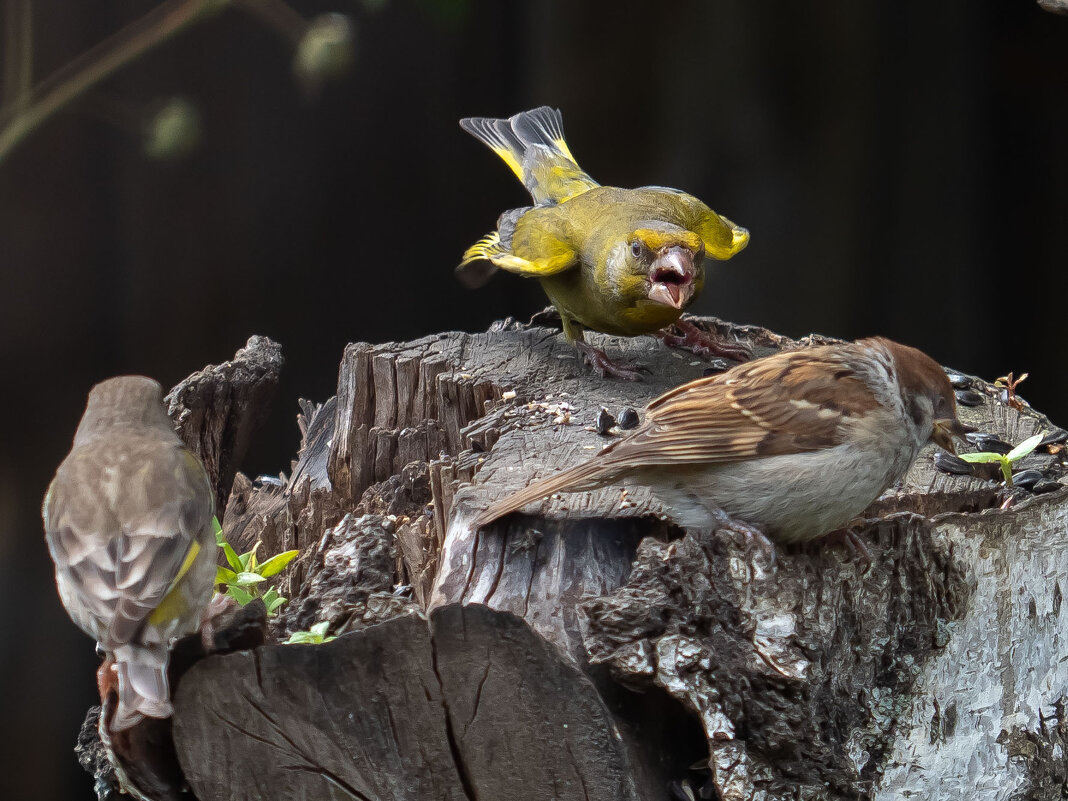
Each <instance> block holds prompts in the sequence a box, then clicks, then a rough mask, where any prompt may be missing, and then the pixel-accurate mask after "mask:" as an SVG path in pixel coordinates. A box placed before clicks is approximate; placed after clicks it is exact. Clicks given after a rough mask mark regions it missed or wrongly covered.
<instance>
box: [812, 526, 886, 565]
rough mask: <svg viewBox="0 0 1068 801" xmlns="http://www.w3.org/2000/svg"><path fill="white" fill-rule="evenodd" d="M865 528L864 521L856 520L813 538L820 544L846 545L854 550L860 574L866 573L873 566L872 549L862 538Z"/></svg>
mask: <svg viewBox="0 0 1068 801" xmlns="http://www.w3.org/2000/svg"><path fill="white" fill-rule="evenodd" d="M863 530H864V523H863V522H862V521H856V522H854V523H850V524H849V525H848V526H846V527H845V528H840V529H838V530H836V531H832V532H830V533H829V534H824V535H823V536H822V537H817V538H816V539H815V540H813V542H814V543H817V544H818V546H823V545H838V544H841V545H845V546H846V547H847V548H849V550H850V551H852V552H853V556H854V557H856V559H857V561H858V562H859V563H860V566H861V567H860V575H862V576H863V575H865V574H867V572H868V571H869V570H871V566H872V558H871V551H869V550H868V546H867V545H865V544H864V541H863V540H862V539H861V538H860V532H861V531H863Z"/></svg>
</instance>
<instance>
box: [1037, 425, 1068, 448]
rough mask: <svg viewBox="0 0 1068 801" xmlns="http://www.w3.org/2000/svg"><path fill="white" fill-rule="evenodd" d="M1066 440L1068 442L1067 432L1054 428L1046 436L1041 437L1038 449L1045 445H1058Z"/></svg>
mask: <svg viewBox="0 0 1068 801" xmlns="http://www.w3.org/2000/svg"><path fill="white" fill-rule="evenodd" d="M1066 440H1068V431H1065V430H1064V429H1063V428H1055V429H1053V430H1052V431H1050V432H1049V433H1048V434H1046V436H1044V437H1042V440H1041V441H1040V442H1039V443H1038V447H1040V448H1042V447H1044V446H1046V445H1060V444H1061V443H1062V442H1065V441H1066Z"/></svg>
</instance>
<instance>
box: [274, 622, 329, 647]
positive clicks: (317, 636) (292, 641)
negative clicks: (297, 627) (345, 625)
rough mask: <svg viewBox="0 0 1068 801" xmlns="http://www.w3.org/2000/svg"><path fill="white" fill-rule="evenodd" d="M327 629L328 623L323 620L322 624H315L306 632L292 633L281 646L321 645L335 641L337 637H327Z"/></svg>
mask: <svg viewBox="0 0 1068 801" xmlns="http://www.w3.org/2000/svg"><path fill="white" fill-rule="evenodd" d="M328 628H330V621H328V620H324V621H323V622H322V623H316V624H315V625H314V626H312V627H311V628H310V629H308V630H307V631H294V632H293V633H292V634H290V635H289V639H288V640H286V641H285V642H284V643H282V645H322V644H323V643H324V642H330V641H331V640H336V639H337V637H334V636H329V637H328V636H327V634H326V630H327V629H328Z"/></svg>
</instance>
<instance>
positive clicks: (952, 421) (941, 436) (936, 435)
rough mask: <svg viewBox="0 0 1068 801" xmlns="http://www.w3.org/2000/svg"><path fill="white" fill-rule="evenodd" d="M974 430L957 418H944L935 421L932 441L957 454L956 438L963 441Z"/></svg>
mask: <svg viewBox="0 0 1068 801" xmlns="http://www.w3.org/2000/svg"><path fill="white" fill-rule="evenodd" d="M973 430H974V429H973V428H972V427H971V426H966V425H964V423H962V422H961V421H960V420H958V419H957V418H956V417H949V418H944V419H942V420H935V421H934V430H933V431H932V432H931V441H932V442H933V443H934V444H935V445H937V446H938V447H939V448H944V449H945V450H947V451H949V452H950V453H952V454H956V452H957V447H956V445H955V444H954V443H953V440H954V438H956V439H959V440H963V439H964V435H965V434H967V433H968V432H969V431H973Z"/></svg>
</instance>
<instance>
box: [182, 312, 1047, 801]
mask: <svg viewBox="0 0 1068 801" xmlns="http://www.w3.org/2000/svg"><path fill="white" fill-rule="evenodd" d="M708 324H709V325H712V326H714V327H716V328H718V329H719V330H720V331H721V332H722V333H728V334H733V335H735V336H738V337H740V338H742V339H745V340H746V341H748V342H749V343H750V344H751V345H752V346H753V347H754V348H755V350H756V351H757V353H758V355H761V354H764V353H768V352H771V351H773V350H775V349H778V348H792V347H803V346H805V345H807V344H810V343H812V342H819V341H823V340H822V339H820V338H808V339H806V340H802V341H800V342H794V341H791V340H788V339H785V338H782V337H779V336H776V335H774V334H772V333H770V332H768V331H765V330H763V329H757V328H740V327H733V326H729V325H727V324H725V323H720V322H718V321H709V323H708ZM605 343H607V345H608V348H609V350H610V351H615V352H616V355H619V353H618V352H619V351H622V352H623V353H622V355H623V356H624V357H625V358H631V359H634V360H637V361H640V362H641V363H643V364H645V365H647V366H649V367H650V368H651V373H650V375H649V377H648V380H647V381H645V382H644V383H641V384H621V383H617V382H611V381H603V380H600V379H597V378H595V377H594V376H592V375H590V374H589V373H588V372H587V371H585V370H584V369H583V368H582V367H581V365H580V364H579V362H578V360H577V358H576V356H575V353H574V351H573V350H572V349H571V348H570V347H568V346H567V345H566V344H565V343H564V342H563V341H562V339H561V338H560V337H559V336H557V335H556V334H555V333H554V332H552V331H549V330H546V329H544V328H539V327H536V326H535V327H530V326H524V325H519V324H516V323H514V322H513V321H505V322H503V323H501V324H498V325H497V326H495V327H494V329H493V330H491V331H490V332H488V333H486V334H476V335H468V334H456V333H454V334H442V335H438V336H433V337H426V338H424V339H421V340H417V341H415V342H410V343H388V344H384V345H377V346H372V345H367V344H354V345H350V346H349V347H348V348H346V349H345V353H344V355H343V358H342V362H341V370H340V374H339V379H338V395H337V397H336V398H332V399H330V400H329V401H327V402H326V403H324V404H322V405H315V404H311V403H308V402H302V404H301V414H300V416H299V424H300V427H301V431H302V434H303V441H302V445H301V450H300V453H299V455H298V458H297V460H296V462H295V463H294V465H293V468H292V470H291V475H290V476H289V477H288V478H286V477H284V476H283V477H281V479H280V480H279V481H278V482H265V483H261V484H257V485H253V483H252V482H250V481H249V480H248V479H247V478H245V477H244V476H241V475H240V474H238V475H237V476H236V478H235V480H234V482H233V492H232V494H231V497H230V501H229V505H228V507H227V511H226V517H225V520H224V524H223V525H224V528H225V530H226V532H227V536H228V538H229V539H230V541H231V542H234V543H237V544H239V545H240V546H241V547H245V548H247V547H250V546H251V544H253V543H254V542H256V541H263V543H264V546H263V552H264V553H273V552H277V551H279V550H283V549H287V548H294V547H295V548H299V549H300V550H301V552H302V556H301V559H300V560H299V563H298V565H297V566H296V568H295V569H294V570H292V571H291V573H290V574H289V576H288V578H287V579H286V582H287V584H286V586H284V587H283V588H282V591H283V594H286V595H288V596H289V597H290V598H291V601H290V603H289V604H288V606H287V607H286V608H285V609H284V610H283V613H282V614H281V615H280V616H279V618H278V619H277V620H276V621H274V623H273V624H272V626H273V631H274V633H275V634H276V635H284V634H286V633H287V632H289V631H293V630H297V629H304V628H307V627H308V626H310V625H311V624H312V623H314V622H316V621H320V620H326V621H328V622H329V624H330V630H331V632H332V633H335V634H341V635H343V636H340V637H339V638H338V639H337V640H334V641H333V642H330V643H327V644H325V645H321V646H279V645H264V646H261V647H259V648H257V649H255V650H254V651H244V652H241V651H239V652H236V653H231V654H228V655H221V656H212V657H209V658H207V659H204V660H202V661H200V662H198V663H197V664H196V665H194V666H193V667H192V668H191V669H190V670H189V672H188V673H187V674H186V675H185V676H184V677H183V678H182V679H181V683H180V685H179V687H178V691H177V695H176V699H175V709H176V713H175V718H174V738H175V746H176V752H177V754H178V757H179V760H180V762H181V765H182V768H183V770H184V775H185V779H186V780H187V781H188V782H189V784H190V786H191V788H192V790H193V792H194V793H195V795H196V797H197V798H199V799H201V801H213V800H214V799H224V798H225V799H230V798H235V799H245V798H248V799H252V798H262V799H275V798H278V799H282V798H293V797H308V798H363V797H366V798H371V799H376V801H378V799H409V798H411V799H414V798H442V799H476V798H477V799H481V801H486V800H487V799H495V800H496V799H542V798H553V799H576V800H580V799H581V800H582V801H596V800H597V799H613V800H614V801H619V799H668V798H687V797H692V798H723V799H749V798H756V799H764V801H777V800H778V799H784V801H785V799H797V798H801V799H880V800H881V799H891V798H894V799H896V798H901V797H909V796H910V795H911V796H914V797H930V798H945V799H950V798H953V799H956V798H960V799H991V800H993V799H998V800H1000V799H1013V800H1014V801H1015V800H1016V799H1047V798H1060V797H1061V793H1063V792H1068V779H1066V778H1065V777H1066V776H1068V768H1066V767H1065V766H1066V764H1068V763H1066V761H1065V757H1064V745H1063V744H1064V741H1065V739H1066V735H1065V734H1064V732H1065V731H1066V730H1068V723H1065V722H1064V714H1063V709H1064V705H1063V702H1062V700H1061V699H1062V698H1063V696H1064V695H1065V694H1066V692H1065V688H1066V687H1068V642H1066V641H1065V640H1064V638H1063V637H1062V636H1061V634H1060V631H1061V629H1063V621H1062V620H1061V614H1062V608H1061V607H1062V602H1063V591H1064V590H1063V588H1062V587H1061V584H1062V583H1063V581H1064V578H1063V577H1064V575H1065V572H1066V568H1068V556H1066V555H1065V554H1068V551H1066V550H1065V549H1064V547H1063V546H1064V544H1065V540H1066V539H1068V533H1066V528H1068V527H1066V525H1065V523H1066V517H1068V511H1066V496H1068V490H1065V489H1063V488H1059V489H1058V488H1056V487H1054V489H1055V490H1056V491H1054V492H1051V493H1049V494H1043V495H1031V494H1029V493H1026V492H1019V493H1017V494H1016V495H1015V496H1014V498H1013V505H1012V506H1011V508H1008V509H1001V508H999V507H1000V506H1001V505H1002V503H1003V501H1004V500H1005V498H1006V495H1005V492H1004V491H1003V490H1001V489H999V488H998V487H997V485H995V484H994V483H993V482H992V481H989V480H986V479H983V478H976V477H960V476H948V475H943V474H940V473H937V472H935V471H934V470H933V467H932V463H931V453H930V452H925V453H924V454H922V455H921V457H920V459H919V460H918V462H917V464H916V466H915V467H914V468H913V470H912V471H911V472H910V473H909V475H908V477H907V478H906V479H905V481H904V482H903V483H902V485H901V486H899V487H895V488H893V489H892V490H891V491H889V492H888V493H886V495H884V497H883V498H881V499H880V500H879V501H877V502H876V503H875V504H874V505H873V506H872V507H871V508H870V509H869V511H868V516H869V518H870V521H869V524H868V526H867V529H866V531H865V532H864V533H863V535H862V536H863V538H864V540H865V542H866V544H867V546H868V548H869V549H870V550H871V552H872V555H873V564H872V566H871V570H870V572H869V573H868V574H867V575H863V576H862V575H860V573H859V569H858V564H857V563H856V560H855V559H853V558H852V556H851V554H850V553H849V552H848V551H846V550H844V549H840V548H836V547H823V548H820V549H809V550H807V551H806V550H797V549H790V548H780V549H779V552H778V557H777V559H776V562H775V564H774V566H772V565H769V564H768V563H767V560H766V558H765V556H764V555H763V554H761V553H759V552H753V551H751V550H750V549H747V547H746V545H745V543H743V542H741V541H736V539H735V538H734V537H732V536H731V535H729V534H727V533H726V532H693V531H682V530H680V529H678V528H677V527H675V526H673V525H672V524H671V523H670V521H669V520H665V519H663V515H664V513H667V514H668V516H669V515H670V510H666V509H663V508H662V507H661V506H660V505H659V504H658V502H657V501H656V499H655V498H653V497H651V496H649V495H648V494H645V493H643V492H640V491H637V490H630V491H629V492H628V493H626V494H622V493H621V492H620V490H619V489H618V488H614V489H613V488H609V489H604V490H601V491H598V492H595V493H587V494H578V495H567V496H563V497H561V498H555V499H551V500H549V501H547V502H546V503H544V504H543V508H542V509H541V510H540V511H538V512H537V513H536V514H535V515H533V516H521V515H519V516H513V517H511V518H509V519H506V520H503V521H500V522H499V523H498V524H496V525H494V526H493V527H491V528H489V529H487V530H484V531H482V532H481V533H475V532H471V531H470V530H468V528H467V526H466V524H465V521H466V520H469V519H470V518H471V515H472V514H473V513H474V511H476V510H477V509H480V508H482V507H483V506H484V505H485V504H486V503H488V502H489V501H490V500H491V499H493V498H496V497H498V496H500V495H501V494H503V493H506V492H509V491H511V490H512V489H514V488H516V487H518V486H521V485H523V484H525V483H526V482H528V481H529V480H531V479H532V478H534V477H535V476H540V475H544V474H545V473H547V472H551V471H553V470H555V469H559V468H560V467H563V466H567V465H570V464H573V463H574V462H576V461H578V460H579V459H582V458H584V457H585V456H587V455H588V454H589V453H590V452H591V451H592V450H593V449H596V448H599V447H601V446H602V445H603V444H604V443H605V442H606V441H608V438H606V437H602V436H600V435H598V434H597V433H596V432H595V431H594V430H593V422H594V420H595V418H596V415H597V412H598V410H599V409H600V407H601V406H606V407H608V408H609V409H610V410H611V411H612V412H613V413H615V414H617V415H618V414H619V412H620V411H621V410H622V409H623V408H624V407H633V408H636V409H641V408H642V407H643V406H644V405H645V403H647V402H648V401H649V400H650V399H652V398H653V397H655V396H656V395H657V394H659V393H660V392H662V391H664V390H665V389H667V388H669V387H671V386H675V385H677V384H678V383H681V382H682V381H685V380H688V379H691V378H694V377H696V376H699V375H700V374H701V373H702V371H703V369H704V366H705V365H704V364H703V363H702V362H700V361H699V360H697V359H695V358H693V357H690V356H688V355H686V354H683V353H679V352H677V351H669V350H666V349H665V348H664V347H663V346H662V345H660V344H659V343H657V342H655V341H654V340H652V339H634V340H625V341H620V340H614V339H608V338H605V339H603V340H601V342H600V343H599V344H605ZM974 388H975V389H976V390H977V391H978V392H979V394H980V396H981V398H982V403H981V405H980V406H978V407H976V408H973V409H972V408H970V409H965V410H964V413H963V416H964V418H965V420H966V422H969V423H971V424H973V425H977V426H978V427H979V428H980V429H982V430H984V431H988V432H991V433H995V434H998V435H1000V436H1001V437H1002V438H1004V439H1006V440H1010V441H1012V442H1018V441H1020V440H1021V439H1023V438H1024V437H1026V436H1028V435H1029V434H1031V433H1032V432H1033V431H1036V430H1040V429H1046V430H1049V429H1052V426H1051V425H1050V423H1049V422H1048V421H1047V420H1045V418H1043V417H1042V416H1041V415H1039V414H1037V413H1035V412H1034V411H1032V410H1030V409H1029V408H1026V407H1025V408H1024V409H1023V410H1017V409H1014V408H1012V407H1010V406H1009V405H1007V404H1005V403H1004V402H1003V400H1002V399H1001V398H1000V397H999V392H998V390H997V389H996V388H993V387H990V386H988V385H987V384H985V383H983V382H979V381H976V382H975V384H974ZM1047 450H1048V449H1046V448H1043V449H1041V450H1040V452H1037V453H1036V454H1035V455H1033V456H1031V457H1028V459H1027V460H1026V462H1025V463H1024V464H1023V467H1028V468H1035V469H1039V470H1042V471H1044V472H1045V474H1046V475H1047V476H1048V477H1050V478H1052V479H1059V478H1060V477H1061V476H1062V475H1063V474H1064V466H1063V462H1062V457H1063V451H1061V452H1058V453H1050V452H1046V451H1047ZM1054 450H1056V446H1054ZM257 710H261V711H262V714H261V711H257ZM265 715H266V716H269V718H268V717H265ZM271 720H273V721H274V724H273V725H272V724H271V723H270V721H271ZM287 743H298V744H300V748H299V749H297V750H298V751H299V753H301V754H303V756H302V757H301V758H300V759H297V760H289V761H288V762H287V764H288V767H287V766H286V765H282V764H279V759H278V754H279V753H280V749H281V750H285V749H287V748H289V749H290V750H292V746H289V745H287ZM698 762H699V763H701V764H702V765H703V767H702V768H701V769H699V770H695V769H691V768H692V766H693V765H694V763H698Z"/></svg>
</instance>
